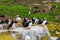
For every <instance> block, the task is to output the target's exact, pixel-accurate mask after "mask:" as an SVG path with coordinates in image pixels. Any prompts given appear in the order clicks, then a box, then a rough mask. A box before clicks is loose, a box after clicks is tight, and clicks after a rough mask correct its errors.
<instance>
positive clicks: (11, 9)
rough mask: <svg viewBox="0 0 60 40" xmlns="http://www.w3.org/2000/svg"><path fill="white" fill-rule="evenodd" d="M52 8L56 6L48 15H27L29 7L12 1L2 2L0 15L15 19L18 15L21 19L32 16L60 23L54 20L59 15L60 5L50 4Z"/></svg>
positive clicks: (5, 0) (4, 0) (0, 3)
mask: <svg viewBox="0 0 60 40" xmlns="http://www.w3.org/2000/svg"><path fill="white" fill-rule="evenodd" d="M51 4H52V5H53V6H56V5H57V8H56V9H54V11H52V12H50V13H40V14H28V11H29V7H27V6H24V5H19V4H17V3H15V2H14V1H13V0H3V1H1V2H0V14H5V15H7V16H11V17H15V16H16V15H17V14H19V15H20V16H21V17H30V18H32V17H33V16H35V17H37V18H41V19H43V18H44V17H46V18H47V20H49V21H54V22H60V21H59V20H57V19H56V18H55V16H56V15H58V14H60V4H59V3H51Z"/></svg>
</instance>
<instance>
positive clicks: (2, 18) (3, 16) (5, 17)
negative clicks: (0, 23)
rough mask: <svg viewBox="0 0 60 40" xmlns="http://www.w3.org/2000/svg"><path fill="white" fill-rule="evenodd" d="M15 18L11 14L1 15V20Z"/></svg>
mask: <svg viewBox="0 0 60 40" xmlns="http://www.w3.org/2000/svg"><path fill="white" fill-rule="evenodd" d="M6 19H13V18H11V17H10V16H6V15H0V20H6Z"/></svg>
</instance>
